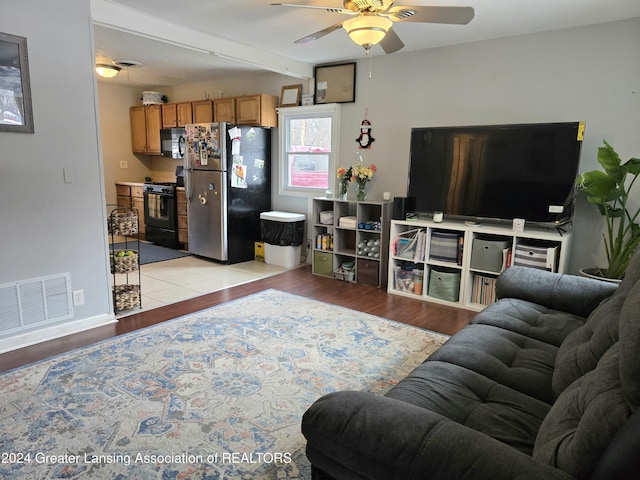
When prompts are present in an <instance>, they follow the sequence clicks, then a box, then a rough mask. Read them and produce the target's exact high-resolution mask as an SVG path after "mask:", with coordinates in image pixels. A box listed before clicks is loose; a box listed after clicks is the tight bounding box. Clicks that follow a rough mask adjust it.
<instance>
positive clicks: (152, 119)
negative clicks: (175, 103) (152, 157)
mask: <svg viewBox="0 0 640 480" xmlns="http://www.w3.org/2000/svg"><path fill="white" fill-rule="evenodd" d="M146 109H147V153H153V154H157V155H160V154H161V153H162V149H161V145H160V129H161V128H162V109H161V107H160V105H148V106H147V107H146Z"/></svg>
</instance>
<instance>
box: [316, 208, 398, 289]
mask: <svg viewBox="0 0 640 480" xmlns="http://www.w3.org/2000/svg"><path fill="white" fill-rule="evenodd" d="M391 210H392V203H391V202H377V201H363V202H355V201H348V200H338V199H331V198H314V199H313V213H312V215H313V218H312V228H313V238H312V246H313V262H312V263H313V273H314V274H315V275H322V276H325V277H334V278H338V279H340V280H344V281H351V282H357V283H362V284H367V285H374V286H377V287H386V285H387V271H388V266H387V261H388V257H387V253H388V251H389V225H390V220H391ZM341 219H342V220H341Z"/></svg>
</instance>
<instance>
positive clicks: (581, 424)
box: [533, 342, 631, 478]
mask: <svg viewBox="0 0 640 480" xmlns="http://www.w3.org/2000/svg"><path fill="white" fill-rule="evenodd" d="M619 347H620V342H618V343H616V344H615V345H614V346H613V347H611V348H610V349H609V350H607V352H606V353H605V354H604V355H603V356H602V358H601V359H600V361H599V362H598V365H597V367H596V368H595V369H594V370H592V371H590V372H588V373H586V374H585V375H583V376H582V377H580V378H579V379H578V380H576V381H575V382H573V383H572V384H571V385H570V386H569V387H567V388H566V389H565V390H564V391H563V392H562V394H561V395H560V396H559V397H558V399H557V400H556V403H555V404H554V405H553V407H551V411H550V412H549V414H548V415H547V417H546V418H545V419H544V421H543V422H542V426H541V427H540V431H539V432H538V438H537V439H536V442H535V448H534V451H533V458H534V459H535V460H538V461H540V462H544V463H547V464H549V465H552V466H554V467H556V468H560V469H562V470H564V471H566V472H568V473H570V474H571V475H573V476H575V477H577V478H586V477H587V476H588V475H589V474H590V473H591V472H592V471H593V470H594V468H595V467H596V465H597V463H598V461H599V459H600V457H601V456H602V454H603V453H604V451H605V449H606V448H607V445H608V444H609V442H611V440H612V439H613V438H614V437H615V435H616V433H617V431H618V430H619V429H620V427H621V426H622V425H624V423H625V422H626V420H627V418H629V416H630V415H631V410H630V408H629V405H628V403H627V402H626V400H625V398H624V395H623V393H622V386H621V382H620V364H619V359H620V348H619Z"/></svg>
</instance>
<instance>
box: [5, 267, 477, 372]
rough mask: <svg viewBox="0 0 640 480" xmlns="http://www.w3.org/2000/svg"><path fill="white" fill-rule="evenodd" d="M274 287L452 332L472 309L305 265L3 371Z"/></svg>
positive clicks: (53, 347) (139, 318)
mask: <svg viewBox="0 0 640 480" xmlns="http://www.w3.org/2000/svg"><path fill="white" fill-rule="evenodd" d="M268 288H275V289H277V290H281V291H284V292H290V293H294V294H297V295H301V296H304V297H307V298H313V299H316V300H320V301H323V302H328V303H333V304H336V305H342V306H344V307H347V308H351V309H354V310H359V311H362V312H367V313H370V314H372V315H377V316H380V317H384V318H388V319H390V320H396V321H398V322H403V323H407V324H410V325H414V326H416V327H420V328H425V329H428V330H433V331H435V332H439V333H445V334H447V335H452V334H454V333H455V332H457V331H458V330H460V329H461V328H462V327H464V326H465V325H467V324H468V323H469V321H470V320H471V318H473V316H474V315H475V313H474V312H470V311H466V310H462V309H457V308H452V307H446V306H440V305H435V304H430V303H426V302H422V301H420V300H415V299H411V298H405V297H400V296H397V295H389V294H388V293H387V292H386V291H385V290H382V289H379V288H376V287H372V286H368V285H359V284H355V283H346V282H340V281H338V280H334V279H331V278H324V277H320V276H317V275H313V274H311V266H304V267H300V268H297V269H293V270H289V271H287V272H285V273H281V274H278V275H274V276H272V277H268V278H265V279H262V280H256V281H254V282H250V283H246V284H243V285H238V286H235V287H231V288H227V289H225V290H220V291H217V292H213V293H209V294H206V295H202V296H200V297H197V298H193V299H190V300H185V301H182V302H179V303H175V304H172V305H167V306H164V307H161V308H156V309H153V310H148V311H143V312H139V313H132V314H131V315H129V316H126V317H122V318H120V320H119V321H118V322H117V323H114V324H112V325H107V326H104V327H100V328H95V329H92V330H88V331H86V332H81V333H77V334H74V335H69V336H67V337H63V338H59V339H56V340H51V341H49V342H43V343H39V344H37V345H34V346H30V347H26V348H23V349H20V350H14V351H12V352H8V353H5V354H1V355H0V372H2V371H6V370H9V369H12V368H16V367H19V366H22V365H27V364H29V363H32V362H35V361H38V360H42V359H44V358H47V357H50V356H52V355H57V354H60V353H64V352H67V351H69V350H72V349H74V348H78V347H82V346H85V345H90V344H92V343H95V342H97V341H100V340H105V339H108V338H112V337H115V336H118V335H122V334H123V333H127V332H132V331H134V330H138V329H140V328H144V327H148V326H150V325H154V324H156V323H160V322H164V321H166V320H170V319H172V318H176V317H179V316H182V315H187V314H189V313H193V312H197V311H198V310H203V309H205V308H209V307H212V306H214V305H219V304H221V303H224V302H228V301H230V300H235V299H237V298H241V297H244V296H245V295H250V294H252V293H256V292H260V291H262V290H265V289H268Z"/></svg>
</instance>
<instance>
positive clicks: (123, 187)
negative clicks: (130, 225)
mask: <svg viewBox="0 0 640 480" xmlns="http://www.w3.org/2000/svg"><path fill="white" fill-rule="evenodd" d="M116 192H117V194H118V206H119V207H122V208H133V209H135V211H136V212H137V214H138V217H139V219H140V222H139V223H140V225H139V227H138V231H139V232H140V234H142V235H143V236H144V231H145V230H144V189H143V187H142V184H141V183H140V184H132V183H116Z"/></svg>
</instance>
